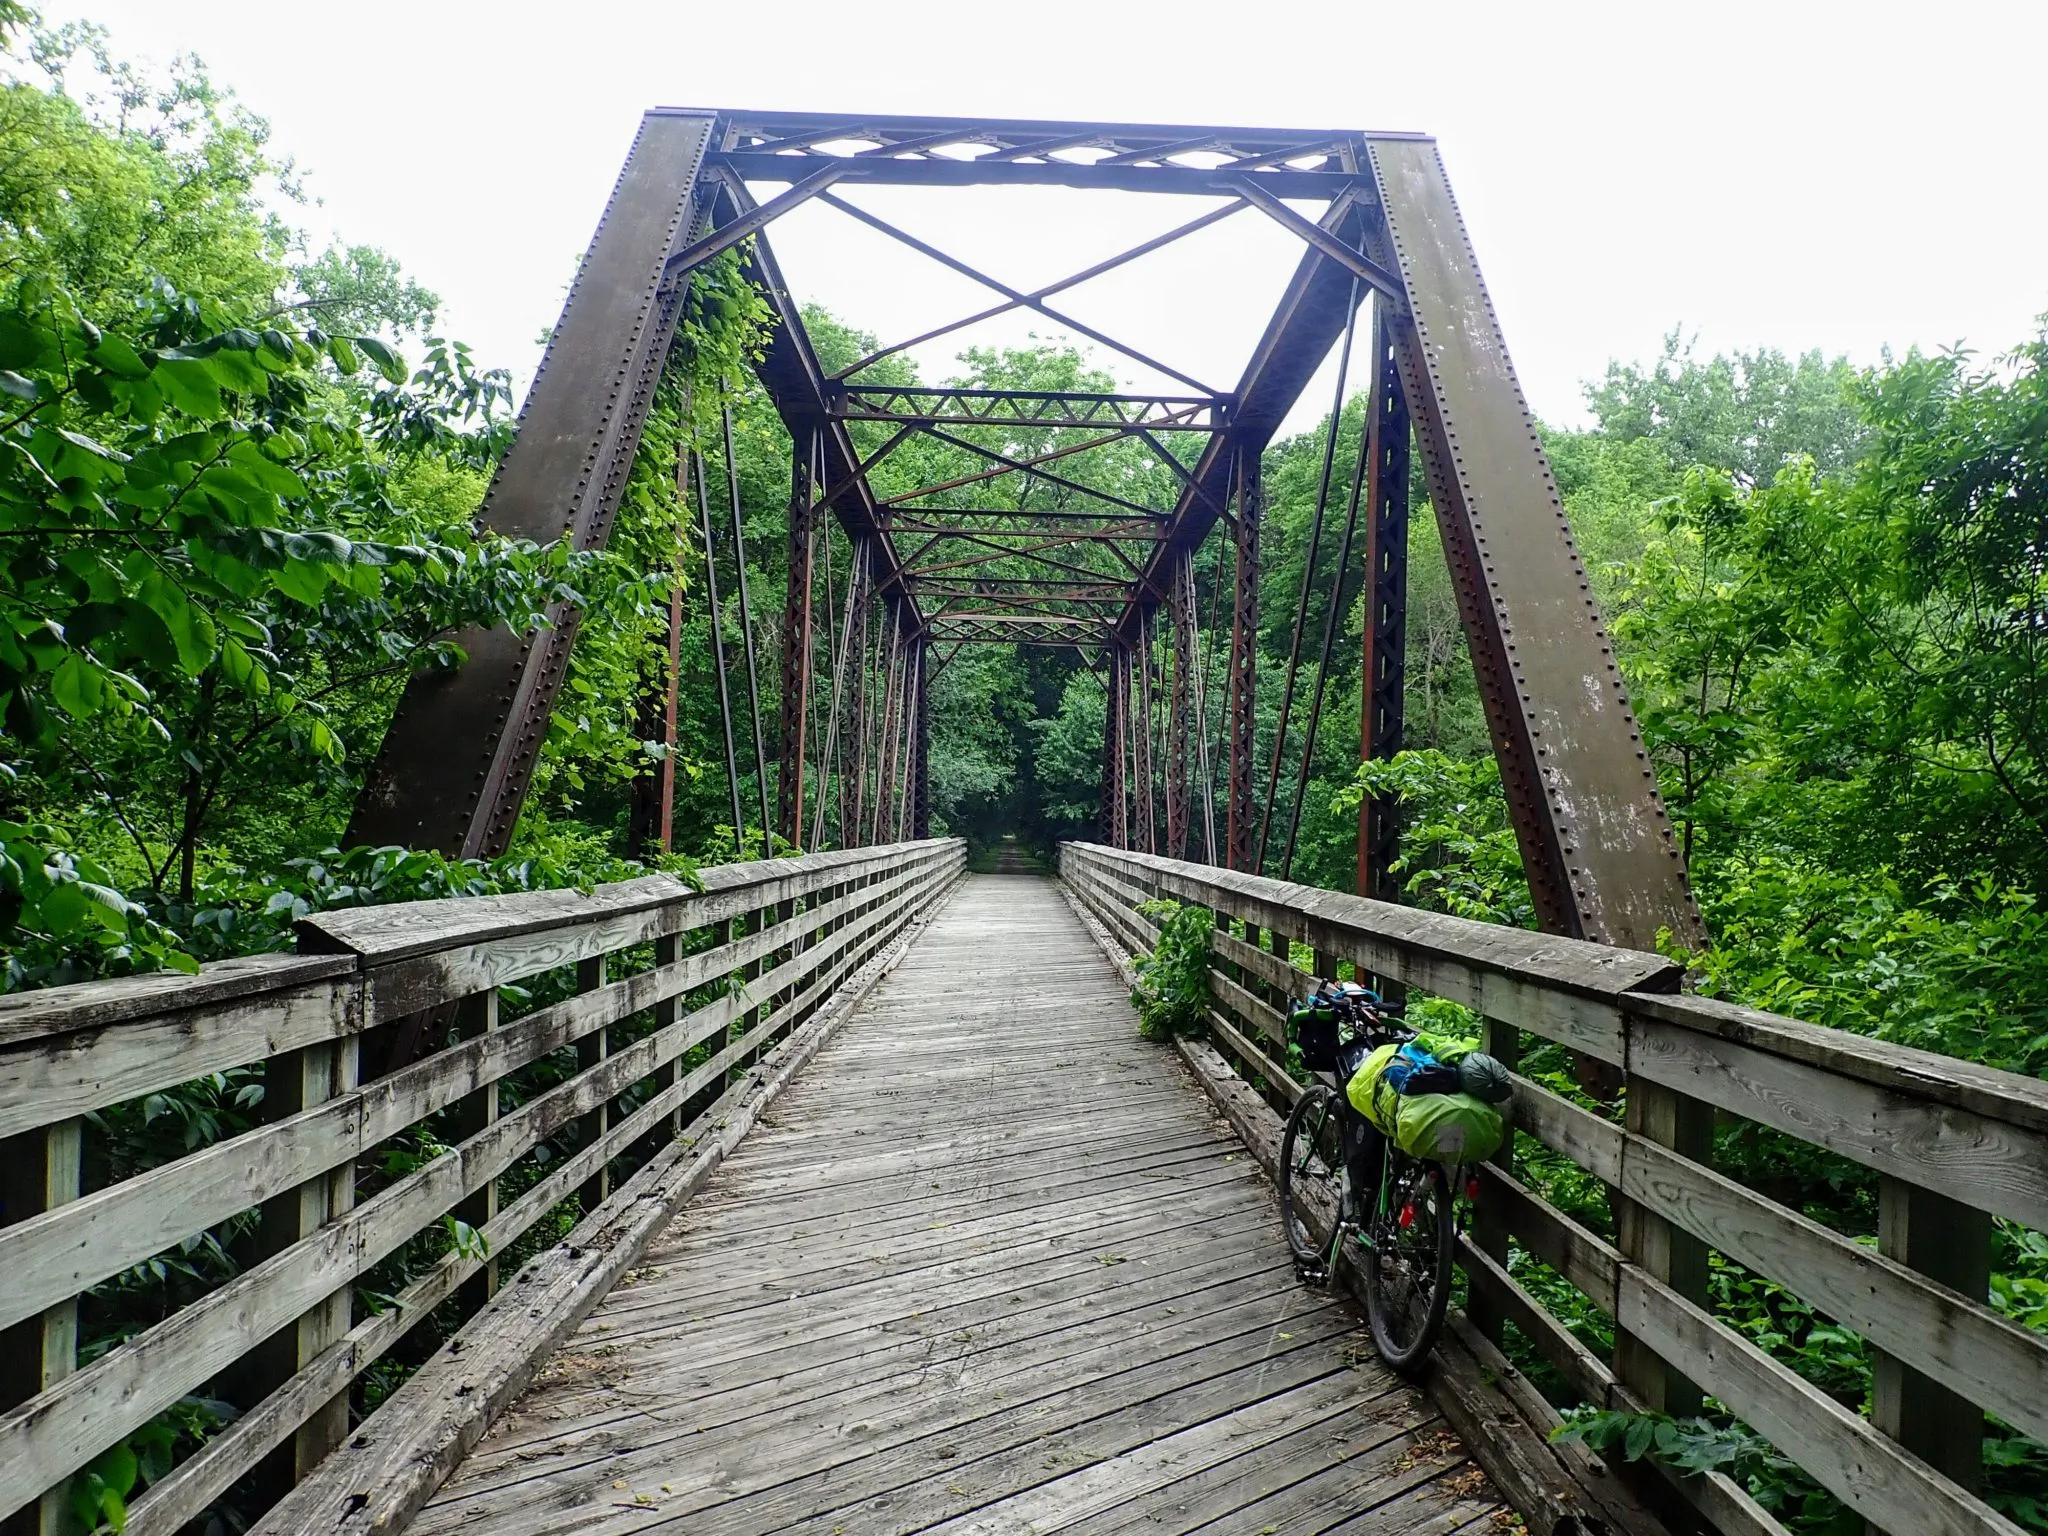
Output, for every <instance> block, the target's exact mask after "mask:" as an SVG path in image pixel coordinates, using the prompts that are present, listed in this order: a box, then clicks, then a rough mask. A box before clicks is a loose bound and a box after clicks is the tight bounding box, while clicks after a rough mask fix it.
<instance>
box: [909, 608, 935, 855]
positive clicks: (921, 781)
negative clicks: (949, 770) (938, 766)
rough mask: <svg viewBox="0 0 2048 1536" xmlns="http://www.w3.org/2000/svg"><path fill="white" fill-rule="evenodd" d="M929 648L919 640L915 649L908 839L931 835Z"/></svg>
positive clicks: (930, 681) (930, 689)
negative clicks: (914, 691)
mask: <svg viewBox="0 0 2048 1536" xmlns="http://www.w3.org/2000/svg"><path fill="white" fill-rule="evenodd" d="M931 649H932V648H931V646H930V645H929V644H928V643H926V642H925V641H922V640H920V641H919V642H918V646H917V712H916V715H915V716H914V719H913V724H912V731H913V734H912V739H911V757H912V760H913V762H914V764H915V767H914V768H913V770H912V773H911V777H910V835H911V836H912V837H914V838H925V837H930V836H931V835H932V774H931V745H932V678H931V674H930V672H929V670H928V669H929V665H930V660H931Z"/></svg>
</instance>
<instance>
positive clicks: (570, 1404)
mask: <svg viewBox="0 0 2048 1536" xmlns="http://www.w3.org/2000/svg"><path fill="white" fill-rule="evenodd" d="M1502 1507H1503V1506H1502V1505H1501V1504H1500V1503H1499V1502H1498V1498H1497V1495H1495V1493H1494V1492H1493V1490H1492V1488H1491V1487H1490V1485H1489V1484H1487V1483H1486V1481H1485V1479H1484V1478H1483V1477H1482V1475H1481V1474H1480V1473H1479V1472H1478V1471H1477V1469H1476V1468H1475V1467H1474V1466H1473V1465H1472V1463H1471V1462H1470V1461H1469V1460H1467V1459H1466V1457H1465V1455H1464V1453H1463V1451H1462V1449H1461V1448H1460V1447H1459V1446H1458V1444H1457V1442H1456V1441H1455V1439H1454V1438H1453V1437H1452V1436H1451V1435H1450V1434H1449V1433H1448V1432H1447V1430H1446V1428H1445V1426H1444V1424H1443V1422H1442V1421H1441V1420H1440V1419H1439V1418H1438V1417H1437V1416H1436V1414H1435V1412H1434V1410H1433V1409H1432V1407H1431V1406H1430V1404H1429V1402H1428V1401H1427V1399H1426V1398H1425V1397H1423V1396H1422V1395H1421V1394H1420V1393H1418V1392H1416V1391H1415V1390H1414V1389H1413V1388H1411V1387H1409V1386H1408V1385H1406V1384H1405V1383H1403V1382H1401V1381H1400V1380H1398V1379H1397V1378H1395V1377H1393V1376H1392V1375H1390V1374H1389V1373H1388V1372H1387V1371H1385V1370H1384V1369H1383V1368H1382V1367H1381V1366H1380V1365H1379V1363H1378V1361H1377V1360H1376V1359H1375V1358H1374V1357H1373V1356H1372V1349H1371V1343H1370V1340H1369V1339H1368V1338H1367V1337H1366V1335H1365V1333H1364V1330H1363V1327H1362V1320H1361V1319H1360V1318H1359V1317H1358V1316H1357V1315H1356V1313H1355V1311H1354V1310H1353V1309H1352V1308H1351V1307H1350V1305H1349V1304H1348V1303H1346V1302H1344V1301H1341V1300H1336V1299H1332V1298H1331V1297H1329V1296H1327V1295H1324V1294H1321V1293H1317V1292H1312V1291H1309V1290H1306V1289H1304V1288H1303V1287H1302V1286H1300V1285H1299V1284H1297V1283H1296V1281H1295V1279H1294V1276H1293V1274H1292V1272H1291V1270H1290V1267H1289V1265H1288V1263H1287V1259H1286V1253H1285V1249H1284V1247H1283V1245H1282V1243H1281V1241H1280V1237H1279V1232H1278V1223H1277V1219H1276V1216H1275V1209H1274V1202H1273V1197H1272V1192H1271V1186H1270V1185H1269V1184H1268V1183H1267V1181H1266V1180H1265V1178H1264V1176H1263V1175H1262V1174H1261V1173H1260V1172H1259V1170H1258V1168H1257V1166H1256V1164H1255V1163H1253V1161H1252V1160H1251V1159H1250V1158H1249V1157H1248V1156H1247V1155H1246V1154H1245V1153H1244V1152H1243V1150H1242V1148H1241V1147H1240V1145H1239V1144H1238V1142H1237V1141H1236V1140H1235V1139H1234V1138H1233V1137H1232V1136H1231V1135H1230V1133H1229V1131H1228V1129H1227V1127H1225V1126H1224V1125H1223V1124H1222V1123H1221V1122H1219V1121H1218V1120H1217V1119H1216V1118H1215V1116H1214V1115H1213V1113H1212V1112H1211V1110H1210V1107H1209V1104H1208V1101H1207V1100H1206V1099H1205V1098H1204V1097H1203V1095H1202V1094H1201V1092H1200V1091H1199V1090H1198V1089H1197V1088H1196V1087H1195V1086H1194V1084H1193V1083H1192V1082H1191V1081H1190V1080H1189V1079H1188V1078H1187V1077H1186V1076H1185V1075H1184V1074H1183V1072H1182V1071H1181V1069H1180V1067H1179V1064H1178V1059H1177V1058H1176V1057H1175V1056H1174V1055H1173V1054H1172V1053H1171V1052H1168V1051H1165V1050H1162V1049H1160V1048H1159V1047H1157V1046H1153V1045H1149V1044H1147V1043H1145V1042H1144V1041H1141V1040H1140V1039H1139V1038H1138V1036H1137V1032H1136V1021H1135V1019H1134V1017H1133V1015H1132V1012H1131V1009H1130V1006H1129V1004H1128V1002H1127V1001H1126V999H1125V997H1124V993H1123V988H1122V985H1121V983H1120V982H1119V981H1118V980H1117V978H1116V975H1115V973H1114V972H1113V971H1112V970H1111V968H1110V966H1109V965H1108V963H1107V962H1106V961H1105V960H1104V958H1103V956H1102V954H1101V952H1100V951H1099V950H1098V949H1097V948H1096V947H1095V945H1094V944H1093V943H1092V942H1091V941H1090V939H1089V938H1088V936H1087V934H1086V932H1085V931H1084V930H1083V928H1082V927H1081V925H1080V923H1079V922H1078V921H1077V920H1076V918H1075V917H1074V914H1073V912H1072V911H1071V909H1069V908H1068V906H1067V905H1066V903H1065V902H1064V900H1063V899H1062V898H1061V896H1060V894H1059V891H1058V888H1057V887H1056V886H1055V885H1054V884H1053V883H1052V882H1051V881H1049V880H1045V879H1040V878H1032V877H1025V876H1009V875H984V876H974V877H970V878H969V879H968V881H967V882H966V883H965V884H964V885H963V886H961V887H960V888H959V890H958V891H957V892H956V893H955V895H954V896H953V897H952V899H951V901H950V902H949V903H948V904H947V905H946V906H945V907H944V908H943V910H941V912H940V913H939V914H938V916H937V918H936V920H935V921H934V922H933V923H932V924H931V926H930V927H929V928H928V930H927V931H926V932H925V934H924V936H923V937H922V938H921V939H919V940H918V942H917V943H916V944H915V946H914V947H913V948H912V949H911V951H910V952H909V954H908V955H907V956H906V958H905V960H904V962H903V964H902V965H901V966H900V967H899V968H898V969H897V970H896V971H895V973H894V974H893V975H892V976H891V977H890V978H889V979H888V980H887V981H885V982H884V983H883V984H882V985H881V986H880V987H879V988H878V989H877V991H876V992H875V993H874V994H873V995H872V996H871V997H870V998H869V999H868V1000H867V1002H866V1003H865V1004H864V1005H862V1007H861V1008H860V1009H859V1010H858V1011H857V1012H856V1013H855V1014H854V1016H853V1018H852V1019H851V1020H849V1022H848V1023H847V1024H846V1026H845V1027H844V1029H843V1030H842V1032H841V1033H840V1035H839V1036H838V1037H837V1038H836V1039H835V1040H834V1041H833V1042H832V1043H831V1044H830V1045H828V1046H827V1047H826V1049H825V1050H824V1051H823V1052H821V1053H820V1055H819V1056H818V1058H817V1059H816V1060H815V1061H814V1062H813V1063H812V1064H811V1065H810V1066H809V1067H808V1068H807V1069H806V1070H805V1071H804V1073H803V1075H802V1077H801V1078H800V1079H799V1080H798V1081H797V1082H796V1083H795V1084H794V1085H792V1087H791V1089H790V1090H789V1091H788V1093H787V1094H786V1095H785V1096H784V1097H783V1098H782V1099H781V1100H780V1101H779V1102H778V1103H777V1104H776V1105H775V1106H774V1108H773V1109H772V1110H771V1111H770V1113H769V1114H768V1115H767V1117H766V1118H765V1119H764V1121H763V1122H762V1124H761V1125H760V1126H758V1127H756V1129H755V1130H754V1132H753V1133H752V1134H751V1135H750V1136H749V1137H748V1138H747V1139H746V1141H745V1142H744V1143H742V1145H741V1146H740V1148H739V1150H738V1151H737V1152H736V1153H735V1154H734V1156H733V1157H732V1158H731V1160H730V1161H729V1162H727V1163H726V1164H725V1166H724V1167H723V1168H722V1169H721V1170H720V1171H719V1172H718V1174H717V1175H716V1176H715V1177H714V1179H713V1181H712V1183H711V1184H710V1186H709V1187H708V1188H707V1190H706V1192H705V1193H704V1194H703V1195H702V1196H700V1197H699V1198H698V1199H697V1200H696V1201H695V1202H693V1203H692V1204H691V1205H690V1206H689V1207H688V1208H687V1209H686V1210H685V1211H684V1212H683V1214H682V1216H681V1217H679V1218H678V1220H677V1222H676V1224H675V1225H674V1226H673V1227H672V1228H670V1230H669V1231H668V1232H667V1233H666V1234H665V1235H664V1236H663V1237H662V1238H661V1239H659V1240H658V1241H657V1242H656V1243H655V1245H654V1246H653V1248H652V1249H651V1250H650V1251H649V1253H648V1255H647V1258H646V1261H645V1263H644V1264H643V1266H642V1267H641V1268H640V1269H638V1270H636V1271H634V1272H633V1273H632V1274H631V1275H629V1276H628V1279H627V1283H626V1284H624V1285H622V1286H621V1287H620V1288H619V1289H617V1290H616V1291H614V1292H613V1293H612V1294H611V1295H610V1296H609V1297H608V1298H606V1300H605V1301H604V1302H603V1304H602V1305H601V1306H600V1307H599V1308H598V1309H597V1311H596V1312H595V1313H594V1314H593V1315H592V1317H591V1318H590V1320H589V1321H588V1322H587V1323H586V1324H585V1325H584V1326H583V1328H582V1329H581V1330H580V1331H579V1333H578V1334H577V1335H576V1337H575V1338H574V1339H573V1340H572V1341H571V1343H570V1344H569V1345H568V1347H567V1348H565V1349H564V1350H563V1352H562V1353H561V1354H559V1355H558V1356H557V1357H556V1358H555V1359H554V1360H553V1362H551V1363H550V1365H549V1366H548V1367H547V1369H546V1371H545V1372H544V1373H543V1375H542V1376H541V1378H540V1379H539V1381H538V1382H537V1383H536V1385H535V1386H534V1387H533V1389H532V1390H531V1391H529V1392H528V1393H527V1395H526V1396H525V1397H524V1398H523V1399H522V1400H521V1401H520V1403H519V1404H518V1405H517V1407H516V1408H515V1409H514V1410H513V1411H512V1412H511V1413H509V1414H508V1415H506V1417H505V1418H504V1419H503V1420H501V1421H500V1423H499V1424H498V1425H497V1426H496V1427H495V1428H494V1429H493V1431H492V1433H491V1434H490V1435H489V1436H488V1437H487V1438H486V1439H485V1440H484V1441H483V1442H482V1443H481V1444H479V1445H478V1446H477V1448H476V1449H475V1451H474V1452H473V1453H472V1454H471V1455H470V1456H469V1458H468V1460H467V1461H466V1462H465V1463H464V1464H463V1465H462V1466H461V1467H460V1468H459V1469H458V1470H457V1472H456V1473H455V1475H454V1476H453V1477H452V1478H451V1479H450V1480H449V1482H448V1483H447V1485H446V1486H445V1487H443V1488H442V1490H441V1491H440V1493H439V1494H438V1495H437V1496H436V1497H435V1498H434V1500H433V1501H432V1503H431V1504H429V1505H428V1507H427V1508H426V1509H424V1510H423V1511H422V1512H421V1513H420V1515H419V1516H418V1517H417V1519H416V1520H415V1521H414V1523H413V1525H412V1526H411V1531H412V1532H413V1533H416V1536H442V1533H450V1532H455V1531H458V1530H459V1531H464V1532H476V1531H485V1532H489V1533H491V1536H542V1533H551V1532H568V1531H579V1532H580V1531H591V1530H598V1531H604V1532H626V1531H642V1530H664V1531H670V1532H677V1533H681V1532H691V1533H697V1532H702V1533H716V1536H745V1533H756V1532H760V1533H765V1532H771V1531H789V1532H803V1533H806V1536H812V1533H815V1536H828V1533H840V1536H890V1533H909V1532H924V1531H943V1532H947V1533H961V1536H965V1533H968V1532H990V1533H994V1532H1016V1533H1025V1532H1032V1533H1039V1536H1043V1533H1049V1532H1054V1531H1058V1532H1065V1533H1073V1536H1082V1533H1087V1536H1099V1533H1108V1532H1112V1531H1143V1532H1148V1533H1191V1532H1195V1531H1202V1532H1208V1533H1212V1536H1226V1533H1228V1536H1236V1533H1244V1536H1253V1533H1271V1536H1280V1533H1287V1536H1296V1533H1303V1536H1305V1533H1310V1532H1344V1533H1346V1536H1367V1533H1373V1536H1424V1533H1428V1536H1448V1533H1451V1532H1457V1531H1469V1532H1473V1533H1477V1532H1480V1531H1492V1530H1495V1529H1499V1528H1500V1526H1497V1525H1496V1524H1495V1516H1496V1513H1497V1512H1498V1511H1500V1510H1501V1509H1502ZM1504 1524H1505V1521H1504V1520H1503V1521H1502V1522H1501V1525H1504Z"/></svg>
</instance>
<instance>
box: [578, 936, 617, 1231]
mask: <svg viewBox="0 0 2048 1536" xmlns="http://www.w3.org/2000/svg"><path fill="white" fill-rule="evenodd" d="M605 958H606V957H605V956H603V955H592V956H591V957H590V958H589V959H587V960H579V961H577V962H576V990H577V992H578V993H579V994H580V993H584V992H595V991H597V990H599V989H600V988H601V987H603V986H604V984H605ZM611 1033H612V1032H611V1028H610V1026H609V1025H606V1026H603V1027H600V1028H598V1029H594V1030H592V1031H591V1032H590V1033H589V1034H587V1035H585V1036H584V1037H583V1038H582V1039H581V1040H578V1041H577V1042H576V1069H577V1070H578V1071H579V1072H587V1071H589V1070H590V1068H592V1067H594V1066H596V1065H597V1064H598V1063H599V1062H601V1061H603V1060H604V1059H605V1057H606V1056H608V1055H610V1054H611ZM611 1120H612V1117H611V1103H610V1101H609V1100H607V1101H606V1102H604V1103H601V1104H598V1105H596V1106H594V1107H593V1108H591V1109H589V1110H587V1111H585V1112H584V1113H583V1114H582V1115H580V1116H578V1117H577V1121H576V1149H577V1151H579V1152H580V1151H582V1150H583V1148H585V1147H589V1146H595V1145H596V1144H597V1143H598V1142H600V1141H602V1140H603V1139H604V1133H605V1132H606V1130H608V1129H609V1128H610V1126H611ZM611 1192H612V1174H611V1167H610V1160H609V1159H607V1160H606V1161H605V1162H603V1163H600V1164H599V1165H598V1167H597V1171H596V1172H594V1173H592V1174H591V1176H590V1177H589V1178H588V1179H586V1180H585V1181H584V1183H583V1187H582V1189H581V1190H580V1191H578V1198H579V1199H580V1200H581V1201H582V1202H583V1212H584V1214H585V1215H586V1216H587V1215H589V1214H590V1212H592V1211H594V1210H596V1209H597V1207H598V1206H599V1204H600V1203H602V1202H603V1200H604V1197H605V1196H606V1195H608V1194H610V1193H611Z"/></svg>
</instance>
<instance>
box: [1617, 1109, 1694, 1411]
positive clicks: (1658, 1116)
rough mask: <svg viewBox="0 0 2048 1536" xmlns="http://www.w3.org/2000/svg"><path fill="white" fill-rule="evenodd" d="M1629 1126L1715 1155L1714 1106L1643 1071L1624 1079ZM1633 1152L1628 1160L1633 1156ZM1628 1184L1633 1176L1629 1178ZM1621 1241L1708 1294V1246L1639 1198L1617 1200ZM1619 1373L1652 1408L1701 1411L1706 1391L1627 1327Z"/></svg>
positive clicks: (1681, 1284) (1673, 1280)
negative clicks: (1646, 1078)
mask: <svg viewBox="0 0 2048 1536" xmlns="http://www.w3.org/2000/svg"><path fill="white" fill-rule="evenodd" d="M1625 1083H1626V1087H1625V1090H1624V1091H1625V1092H1626V1094H1627V1096H1628V1097H1627V1103H1626V1106H1625V1110H1624V1113H1625V1117H1626V1121H1625V1123H1626V1125H1627V1127H1628V1129H1629V1130H1630V1131H1631V1132H1633V1133H1634V1134H1635V1135H1638V1136H1641V1137H1643V1138H1645V1139H1646V1140H1649V1141H1654V1142H1656V1143H1657V1145H1659V1146H1660V1147H1668V1148H1670V1149H1671V1150H1672V1151H1673V1152H1676V1153H1677V1154H1678V1155H1679V1156H1680V1157H1683V1158H1686V1159H1689V1160H1690V1161H1692V1162H1695V1163H1698V1164H1701V1165H1702V1166H1711V1165H1712V1163H1713V1161H1714V1111H1713V1107H1712V1106H1711V1105H1708V1104H1704V1103H1702V1102H1701V1101H1700V1100H1698V1099H1694V1098H1688V1097H1687V1096H1686V1095H1684V1094H1682V1093H1679V1092H1677V1091H1676V1090H1674V1089H1671V1088H1668V1087H1665V1086H1664V1085H1663V1084H1661V1083H1652V1082H1646V1081H1644V1080H1643V1078H1641V1077H1640V1076H1634V1075H1630V1076H1627V1077H1626V1078H1625ZM1627 1155H1628V1154H1627V1152H1626V1150H1624V1151H1623V1154H1622V1156H1623V1158H1624V1159H1626V1157H1627ZM1624 1182H1626V1181H1625V1180H1624ZM1614 1205H1615V1207H1616V1212H1615V1214H1616V1222H1615V1225H1616V1228H1617V1232H1616V1235H1617V1236H1618V1237H1619V1239H1620V1241H1619V1243H1618V1244H1617V1245H1616V1246H1618V1247H1619V1248H1620V1249H1621V1252H1622V1255H1623V1256H1624V1257H1625V1258H1627V1259H1628V1260H1629V1261H1630V1262H1631V1263H1634V1264H1638V1265H1640V1266H1642V1269H1643V1271H1644V1272H1645V1273H1646V1274H1648V1275H1650V1276H1651V1277H1652V1278H1653V1279H1657V1280H1661V1281H1663V1282H1664V1283H1665V1284H1666V1285H1668V1286H1670V1287H1671V1288H1672V1289H1673V1290H1675V1291H1677V1292H1678V1294H1679V1295H1681V1296H1683V1297H1685V1298H1686V1299H1687V1300H1688V1301H1695V1302H1700V1303H1702V1304H1704V1303H1705V1301H1706V1299H1707V1249H1706V1245H1705V1244H1704V1243H1702V1242H1701V1241H1700V1240H1699V1239H1698V1238H1696V1237H1694V1236H1693V1235H1692V1234H1691V1233H1689V1232H1686V1231H1683V1230H1682V1229H1680V1228H1679V1227H1676V1226H1674V1225H1673V1224H1672V1223H1670V1222H1669V1221H1666V1220H1665V1219H1664V1218H1663V1217H1661V1216H1658V1215H1655V1214H1653V1213H1652V1212H1650V1211H1648V1210H1645V1209H1644V1208H1643V1207H1642V1206H1641V1205H1639V1204H1637V1203H1636V1202H1635V1201H1633V1200H1630V1199H1627V1198H1625V1197H1621V1198H1617V1199H1616V1200H1615V1202H1614ZM1614 1374H1615V1375H1616V1377H1618V1378H1619V1379H1620V1381H1621V1383H1622V1385H1623V1386H1625V1387H1627V1388H1628V1389H1629V1390H1630V1391H1632V1392H1633V1393H1635V1395H1636V1396H1637V1397H1638V1398H1640V1399H1641V1400H1642V1402H1643V1404H1644V1406H1645V1407H1647V1408H1649V1409H1650V1410H1651V1411H1652V1412H1656V1413H1668V1414H1671V1415H1672V1416H1673V1417H1677V1418H1682V1417H1685V1416H1688V1415H1691V1414H1696V1413H1698V1412H1699V1411H1700V1396H1701V1394H1700V1389H1699V1387H1698V1386H1697V1385H1695V1384H1694V1383H1693V1382H1691V1381H1688V1380H1687V1379H1686V1378H1685V1377H1684V1376H1683V1375H1681V1374H1680V1373H1679V1372H1677V1371H1675V1370H1673V1369H1672V1368H1671V1367H1670V1366H1669V1365H1667V1364H1665V1362H1664V1361H1663V1360H1662V1359H1661V1358H1660V1357H1659V1356H1658V1355H1657V1353H1656V1352H1655V1351H1654V1350H1653V1349H1651V1348H1650V1347H1649V1346H1648V1345H1647V1344H1645V1343H1644V1342H1643V1341H1642V1340H1641V1339H1638V1338H1636V1337H1634V1336H1633V1335H1631V1334H1630V1333H1628V1332H1627V1331H1626V1330H1625V1329H1616V1330H1615V1336H1614Z"/></svg>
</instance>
